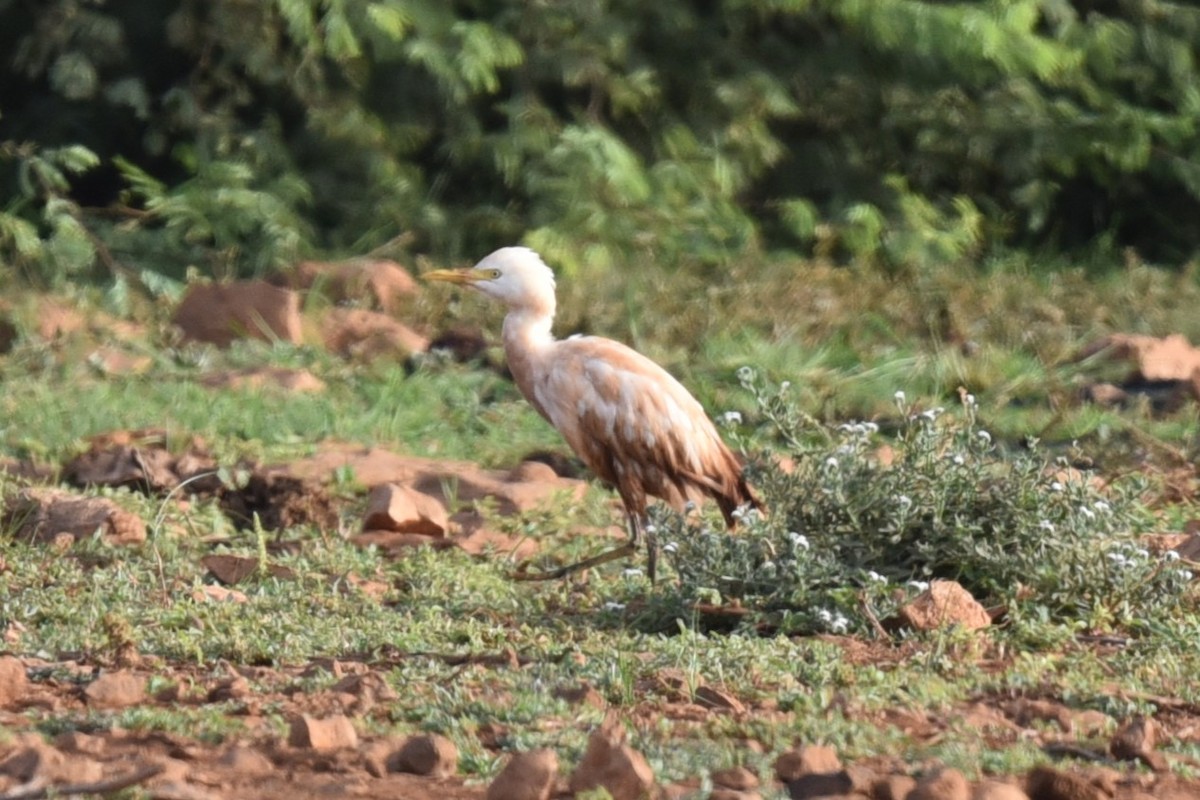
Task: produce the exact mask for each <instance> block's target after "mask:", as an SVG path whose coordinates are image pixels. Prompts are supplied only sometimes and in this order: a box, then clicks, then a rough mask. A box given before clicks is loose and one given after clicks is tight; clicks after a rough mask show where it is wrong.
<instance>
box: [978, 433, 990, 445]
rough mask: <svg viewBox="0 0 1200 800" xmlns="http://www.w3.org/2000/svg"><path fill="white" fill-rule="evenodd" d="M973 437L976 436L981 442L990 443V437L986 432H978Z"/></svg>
mask: <svg viewBox="0 0 1200 800" xmlns="http://www.w3.org/2000/svg"><path fill="white" fill-rule="evenodd" d="M975 435H976V436H978V437H979V438H980V439H982V440H983V441H985V442H987V443H988V444H991V443H992V435H991V434H990V433H988V432H987V431H979V432H978V433H976V434H975Z"/></svg>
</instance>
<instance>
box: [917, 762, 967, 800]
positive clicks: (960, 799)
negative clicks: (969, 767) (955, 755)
mask: <svg viewBox="0 0 1200 800" xmlns="http://www.w3.org/2000/svg"><path fill="white" fill-rule="evenodd" d="M970 797H971V786H970V784H968V783H967V779H966V778H965V777H964V776H963V774H962V773H961V772H959V771H958V770H956V769H954V768H953V767H941V768H940V769H937V770H934V771H933V772H931V773H930V774H928V775H926V776H924V777H922V778H921V779H920V780H918V781H917V785H916V786H915V787H914V788H913V790H912V791H911V792H909V793H908V800H970Z"/></svg>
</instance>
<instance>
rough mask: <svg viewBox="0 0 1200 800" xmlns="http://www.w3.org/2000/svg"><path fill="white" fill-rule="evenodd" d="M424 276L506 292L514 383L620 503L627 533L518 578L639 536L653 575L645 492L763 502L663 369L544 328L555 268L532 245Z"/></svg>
mask: <svg viewBox="0 0 1200 800" xmlns="http://www.w3.org/2000/svg"><path fill="white" fill-rule="evenodd" d="M423 278H424V279H425V280H427V281H441V282H445V283H451V284H458V285H461V286H467V287H470V288H471V289H474V290H476V291H478V292H480V293H482V294H484V295H486V296H487V297H489V298H492V299H494V300H498V301H500V302H501V303H503V304H504V306H505V307H506V309H507V314H506V315H505V317H504V326H503V340H504V353H505V357H506V358H507V361H508V368H509V371H510V372H511V373H512V376H513V379H514V380H515V382H516V384H517V388H518V389H519V390H520V392H521V394H522V395H523V396H524V397H525V399H526V400H527V401H528V402H529V404H530V405H532V406H533V408H534V409H535V410H536V411H537V412H538V413H539V414H540V415H541V416H542V417H543V418H545V419H546V421H547V422H549V423H550V424H551V425H552V426H553V427H554V428H555V429H557V430H558V432H559V433H560V434H561V435H562V437H563V438H564V439H565V440H566V442H567V444H568V445H569V446H570V447H571V449H572V450H573V451H574V452H575V454H576V455H577V456H578V457H579V459H580V460H581V461H583V463H584V464H585V465H586V466H587V467H588V469H590V470H591V471H592V472H593V473H594V474H595V475H596V476H597V477H598V478H600V480H601V481H603V482H605V483H607V484H609V485H611V486H613V487H615V489H616V491H617V494H618V495H619V496H620V498H621V503H622V505H623V506H624V511H625V517H626V524H627V529H628V534H629V540H628V542H627V543H626V544H624V545H622V546H621V547H617V548H614V549H612V550H609V551H607V552H604V553H601V554H600V555H598V556H594V557H592V558H589V559H586V560H584V561H580V562H578V563H576V564H571V565H568V566H566V567H562V568H560V569H556V570H547V571H545V572H543V573H541V574H539V575H537V576H536V578H534V577H526V578H525V579H527V580H530V579H542V578H560V577H563V576H565V575H568V574H570V573H572V572H575V571H578V570H580V569H585V568H588V567H592V566H596V565H598V564H603V563H607V562H609V561H613V560H616V559H618V558H622V557H625V556H628V555H632V554H634V553H636V552H637V550H638V548H639V547H640V545H641V542H642V540H643V538H644V539H645V540H646V545H647V572H648V577H649V578H650V580H651V582H653V581H654V578H655V572H656V564H657V549H658V548H657V542H656V541H655V539H654V528H653V526H651V525H650V524H649V523H648V520H647V508H648V503H649V501H650V498H658V499H660V500H662V501H664V502H666V503H667V504H668V505H670V506H671V507H673V508H674V509H675V510H676V511H679V512H680V513H684V512H685V511H686V510H687V509H688V508H690V507H692V504H695V505H699V504H700V503H701V502H702V501H703V500H704V499H705V498H711V499H713V500H715V501H716V504H717V507H718V508H720V510H721V514H722V516H723V517H724V518H725V524H726V526H727V527H729V528H733V527H734V526H735V525H736V521H737V518H738V517H739V516H742V514H741V513H739V511H745V510H746V509H747V508H754V509H758V510H760V511H764V510H765V509H764V506H763V504H762V502H761V501H760V500H759V499H758V497H757V496H756V494H755V493H754V491H753V490H752V489H751V487H750V486H749V485H748V483H747V482H746V478H745V476H744V475H743V470H742V464H741V462H740V460H739V459H738V457H737V456H735V455H734V454H733V452H732V451H731V450H730V449H729V447H728V446H727V445H726V444H725V442H724V441H723V440H722V439H721V436H720V434H719V433H718V432H717V428H716V426H715V425H714V424H713V422H712V420H711V419H709V417H708V415H707V414H706V413H705V411H704V408H703V407H702V406H701V404H700V402H699V401H698V400H696V398H695V397H693V396H692V394H691V393H690V392H688V390H687V389H685V388H684V386H683V384H681V383H680V382H679V381H678V380H676V379H675V378H674V377H673V376H672V375H671V374H670V373H669V372H667V371H666V370H665V369H663V368H662V367H661V366H659V365H658V364H656V363H655V362H654V361H652V360H651V359H649V358H647V357H646V356H644V355H642V354H641V353H639V352H637V351H636V350H634V349H633V348H631V347H628V346H627V345H624V344H622V343H620V342H617V341H614V340H612V339H606V338H603V337H600V336H578V335H577V336H571V337H568V338H566V339H556V338H555V337H554V334H553V331H552V327H553V322H554V314H555V310H556V305H557V299H556V296H555V289H556V285H555V278H554V272H553V270H551V269H550V267H549V266H547V265H546V263H545V261H543V260H542V257H541V256H540V255H538V254H537V253H536V252H535V251H533V250H531V249H530V248H527V247H503V248H500V249H499V250H496V251H495V252H493V253H491V254H490V255H488V256H486V257H485V258H484V259H483V260H481V261H480V262H479V263H477V264H476V265H475V266H474V267H471V268H467V269H438V270H433V271H430V272H427V273H425V274H424V275H423ZM526 574H527V573H526Z"/></svg>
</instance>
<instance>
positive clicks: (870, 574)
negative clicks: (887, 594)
mask: <svg viewBox="0 0 1200 800" xmlns="http://www.w3.org/2000/svg"><path fill="white" fill-rule="evenodd" d="M867 579H868V580H872V581H875V582H876V583H887V582H888V579H887V578H885V577H883V576H882V575H880V574H879V573H878V572H876V571H875V570H871V571H870V572H868V573H867Z"/></svg>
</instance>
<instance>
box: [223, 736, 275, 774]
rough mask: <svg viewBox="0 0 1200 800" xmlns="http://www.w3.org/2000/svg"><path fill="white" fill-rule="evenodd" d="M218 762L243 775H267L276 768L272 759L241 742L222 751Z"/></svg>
mask: <svg viewBox="0 0 1200 800" xmlns="http://www.w3.org/2000/svg"><path fill="white" fill-rule="evenodd" d="M217 763H218V764H220V765H221V766H223V767H228V768H229V769H231V770H232V771H234V772H238V773H241V774H243V775H265V774H267V773H268V772H272V771H274V769H275V765H274V764H273V763H271V759H269V758H267V757H266V756H265V755H263V754H262V753H261V752H259V751H258V750H255V749H254V748H253V747H247V746H246V745H241V744H235V745H234V746H233V747H230V748H229V749H228V750H226V751H225V752H224V753H222V754H221V758H220V759H218V761H217Z"/></svg>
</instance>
